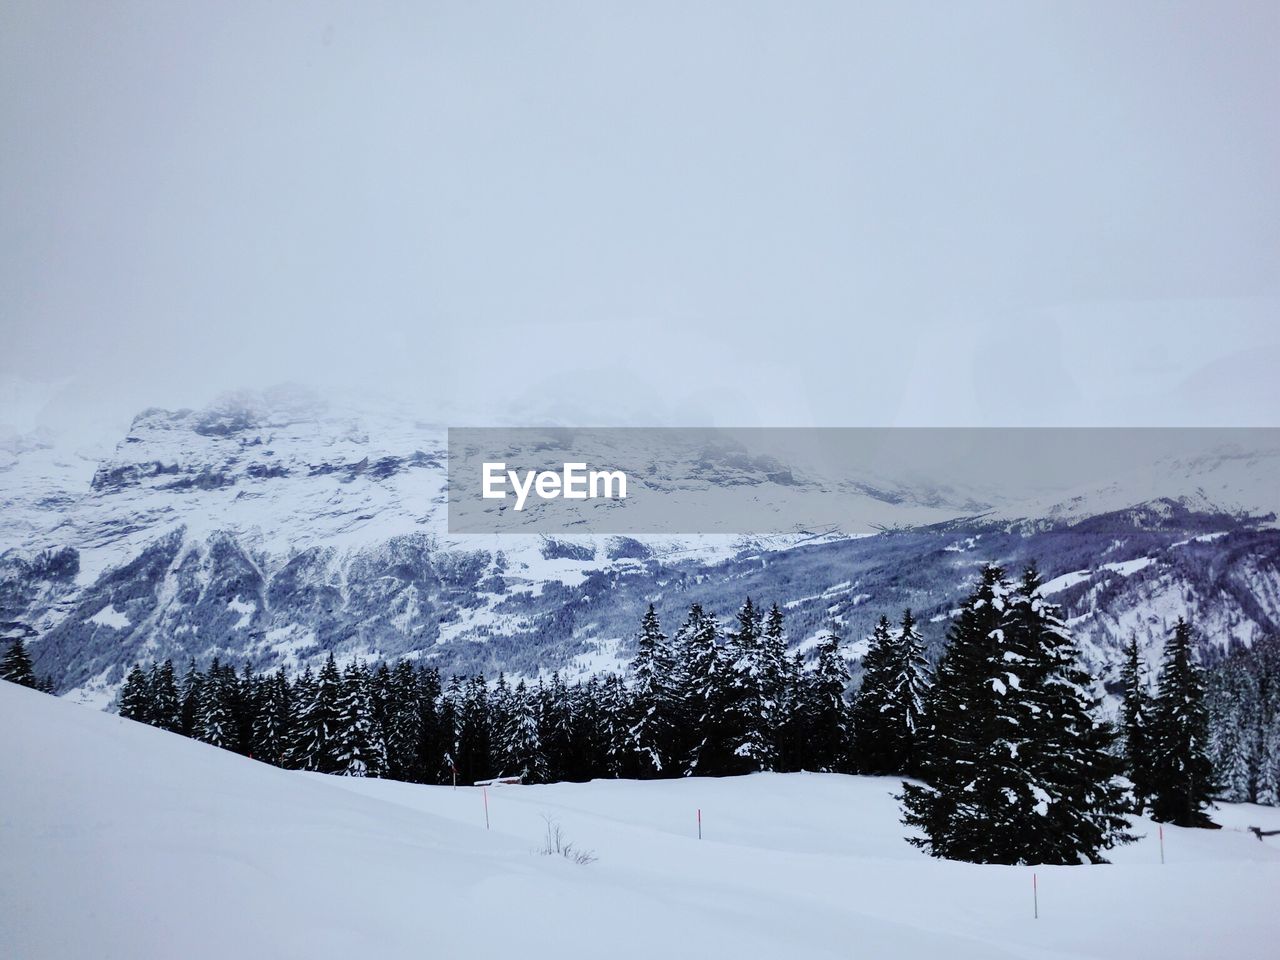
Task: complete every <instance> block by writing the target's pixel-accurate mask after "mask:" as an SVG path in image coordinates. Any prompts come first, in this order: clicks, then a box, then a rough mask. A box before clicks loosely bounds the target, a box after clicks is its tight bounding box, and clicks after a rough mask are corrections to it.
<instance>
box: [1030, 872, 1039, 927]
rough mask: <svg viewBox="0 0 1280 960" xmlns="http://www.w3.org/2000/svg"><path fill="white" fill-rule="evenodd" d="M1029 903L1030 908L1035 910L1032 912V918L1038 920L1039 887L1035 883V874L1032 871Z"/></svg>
mask: <svg viewBox="0 0 1280 960" xmlns="http://www.w3.org/2000/svg"><path fill="white" fill-rule="evenodd" d="M1031 905H1032V909H1033V910H1034V911H1035V912H1034V914H1033V917H1034V919H1036V920H1039V919H1040V889H1039V887H1038V886H1037V885H1036V875H1035V874H1034V873H1033V874H1031Z"/></svg>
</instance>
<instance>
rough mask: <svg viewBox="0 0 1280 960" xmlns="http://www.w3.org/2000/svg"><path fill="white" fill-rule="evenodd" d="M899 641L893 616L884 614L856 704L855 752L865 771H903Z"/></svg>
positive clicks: (873, 637)
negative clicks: (897, 712)
mask: <svg viewBox="0 0 1280 960" xmlns="http://www.w3.org/2000/svg"><path fill="white" fill-rule="evenodd" d="M894 648H895V642H894V638H893V633H892V627H891V625H890V623H889V618H888V617H886V616H881V617H880V619H879V621H878V622H877V623H876V625H875V628H874V630H872V633H871V637H870V638H869V640H868V641H867V653H866V656H864V657H863V658H862V686H861V688H860V689H859V691H858V697H857V699H856V700H855V701H854V707H853V730H854V743H855V751H854V755H855V757H856V758H857V764H858V769H859V770H860V771H862V772H863V773H870V774H887V773H899V772H901V766H900V757H899V756H898V755H897V753H896V752H895V750H894V746H895V740H896V738H895V736H894V734H895V729H894V728H895V724H894V720H895V717H894V703H893V678H894V676H895V674H896V673H897V664H896V659H897V655H896V651H895V649H894Z"/></svg>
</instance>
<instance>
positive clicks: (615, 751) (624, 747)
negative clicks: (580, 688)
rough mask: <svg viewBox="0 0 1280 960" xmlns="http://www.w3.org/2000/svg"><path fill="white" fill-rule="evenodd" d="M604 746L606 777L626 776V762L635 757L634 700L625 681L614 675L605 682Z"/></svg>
mask: <svg viewBox="0 0 1280 960" xmlns="http://www.w3.org/2000/svg"><path fill="white" fill-rule="evenodd" d="M600 716H601V724H600V728H601V729H600V746H601V762H602V765H603V773H604V775H605V776H609V777H620V776H623V771H624V768H625V765H626V762H627V761H628V760H630V758H631V757H632V753H631V740H630V737H629V735H628V734H629V731H630V729H631V727H630V724H629V722H628V718H629V717H630V716H631V697H630V695H629V693H628V691H627V686H626V684H625V683H623V682H622V678H621V677H619V676H618V675H617V674H616V673H611V674H609V675H608V676H607V677H605V679H604V684H603V689H602V690H601V703H600Z"/></svg>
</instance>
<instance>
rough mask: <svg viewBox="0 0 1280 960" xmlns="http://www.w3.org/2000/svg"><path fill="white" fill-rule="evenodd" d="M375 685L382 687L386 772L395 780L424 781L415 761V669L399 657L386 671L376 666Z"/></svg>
mask: <svg viewBox="0 0 1280 960" xmlns="http://www.w3.org/2000/svg"><path fill="white" fill-rule="evenodd" d="M375 687H380V688H381V689H382V690H383V696H382V700H383V708H382V711H381V712H382V720H381V723H382V725H383V728H384V729H385V730H386V747H387V769H386V775H387V776H388V777H391V778H392V779H395V780H407V781H410V782H417V783H422V782H424V781H423V779H422V774H421V773H420V769H419V762H418V760H419V751H420V749H421V746H422V723H423V709H422V704H420V703H419V702H418V698H419V697H420V696H421V692H420V681H419V677H418V673H417V671H416V670H414V668H413V664H412V663H410V662H409V661H408V660H401V661H400V662H399V663H398V664H396V667H395V669H394V670H391V671H389V672H384V671H383V670H382V669H381V668H379V671H378V679H377V680H376V681H375ZM375 712H376V711H375Z"/></svg>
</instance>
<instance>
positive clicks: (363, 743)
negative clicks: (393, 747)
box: [333, 660, 387, 777]
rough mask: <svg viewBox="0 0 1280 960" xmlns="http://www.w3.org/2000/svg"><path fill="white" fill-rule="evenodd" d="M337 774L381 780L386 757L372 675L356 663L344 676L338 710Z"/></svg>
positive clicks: (335, 754)
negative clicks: (372, 687)
mask: <svg viewBox="0 0 1280 960" xmlns="http://www.w3.org/2000/svg"><path fill="white" fill-rule="evenodd" d="M334 739H335V741H336V743H335V750H334V762H335V769H334V771H333V772H334V773H339V774H342V775H343V776H344V777H380V776H382V772H383V770H384V769H385V768H386V762H387V754H386V746H385V742H384V740H383V735H382V729H381V725H380V724H379V723H378V722H377V719H376V717H375V716H374V708H373V693H372V690H371V682H370V678H369V673H368V671H367V670H366V668H365V666H364V664H363V663H361V662H360V661H358V660H353V661H352V662H351V663H349V664H348V665H347V669H346V670H345V671H344V672H343V675H342V691H341V694H340V695H339V698H338V702H337V710H336V736H335V738H334Z"/></svg>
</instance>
